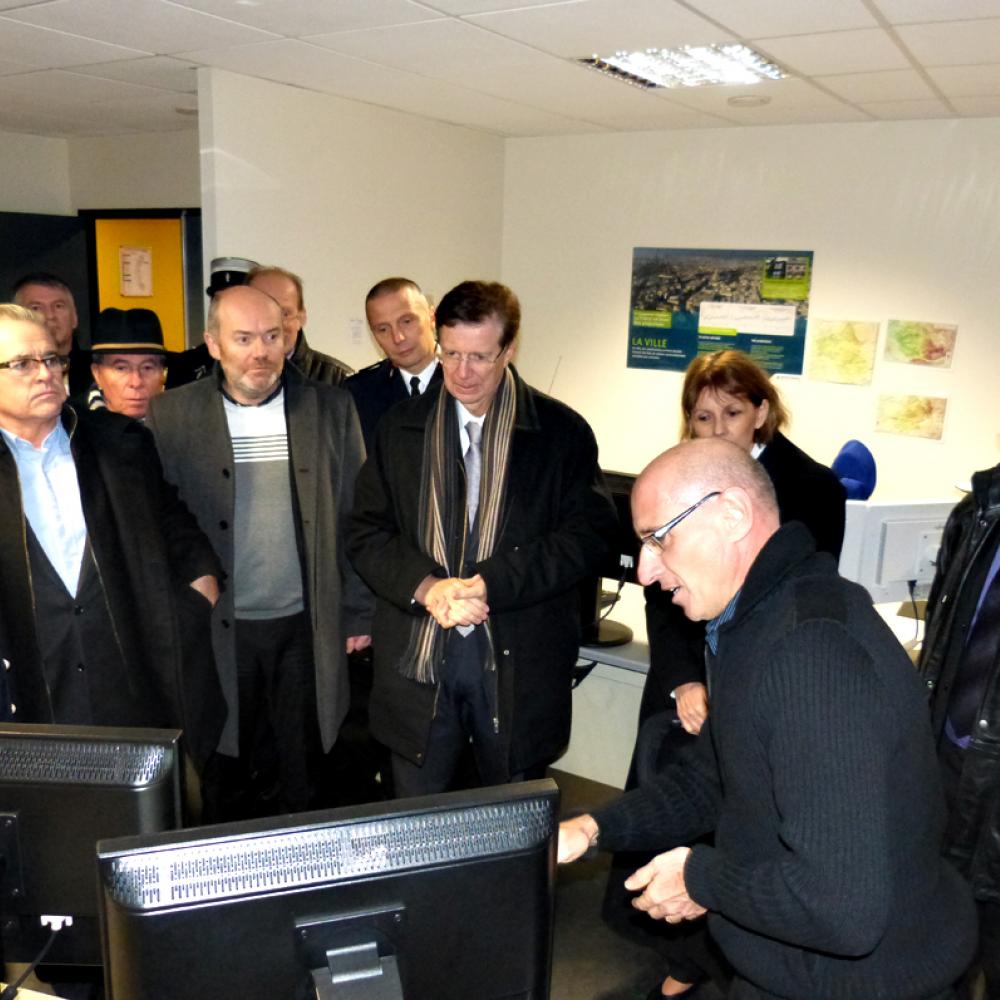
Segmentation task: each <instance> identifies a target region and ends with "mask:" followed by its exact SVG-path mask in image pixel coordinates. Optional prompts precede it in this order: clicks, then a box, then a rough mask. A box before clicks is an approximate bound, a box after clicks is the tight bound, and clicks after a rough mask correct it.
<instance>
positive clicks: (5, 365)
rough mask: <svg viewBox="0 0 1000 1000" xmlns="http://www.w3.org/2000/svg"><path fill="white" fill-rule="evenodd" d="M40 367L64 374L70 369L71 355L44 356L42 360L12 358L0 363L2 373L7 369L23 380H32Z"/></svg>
mask: <svg viewBox="0 0 1000 1000" xmlns="http://www.w3.org/2000/svg"><path fill="white" fill-rule="evenodd" d="M40 365H45V369H46V371H50V372H56V373H59V374H62V373H63V372H64V371H66V369H67V368H69V355H68V354H43V355H42V356H41V357H40V358H11V360H10V361H0V371H3V370H4V369H6V370H7V371H9V372H13V374H15V375H18V376H20V377H21V378H32V377H33V376H34V374H35V372H37V371H38V368H39V366H40Z"/></svg>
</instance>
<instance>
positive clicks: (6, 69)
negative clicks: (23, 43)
mask: <svg viewBox="0 0 1000 1000" xmlns="http://www.w3.org/2000/svg"><path fill="white" fill-rule="evenodd" d="M35 69H38V67H37V66H29V65H28V64H27V63H19V62H13V61H12V60H10V59H0V76H7V75H8V74H10V73H30V72H31V71H32V70H35Z"/></svg>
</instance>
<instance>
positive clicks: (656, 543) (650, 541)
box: [639, 490, 722, 552]
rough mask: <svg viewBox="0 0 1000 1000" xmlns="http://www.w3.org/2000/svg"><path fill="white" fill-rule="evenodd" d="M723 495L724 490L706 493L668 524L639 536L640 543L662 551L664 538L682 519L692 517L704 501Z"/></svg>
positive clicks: (654, 550) (653, 550)
mask: <svg viewBox="0 0 1000 1000" xmlns="http://www.w3.org/2000/svg"><path fill="white" fill-rule="evenodd" d="M721 495H722V490H712V492H711V493H706V494H705V495H704V496H703V497H702V498H701V499H700V500H699V501H698V502H697V503H693V504H691V506H690V507H688V508H687V510H682V511H681V512H680V513H679V514H678V515H677V516H676V517H672V518H671V519H670V520H669V521H667V523H666V524H664V525H663V526H662V527H660V528H657V529H656V531H651V532H650V533H649V534H648V535H640V536H639V544H640V545H641V546H642V547H643V548H646V549H649V551H650V552H661V551H662V550H663V539H664V538H666V537H667V535H669V534H670V532H671V531H673V530H674V528H676V527H677V525H678V524H680V523H681V521H683V520H684V518H686V517H690V516H691V515H692V514H693V513H694V512H695V511H696V510H697V509H698V508H699V507H700V506H701V505H702V504H703V503H706V502H707V501H709V500H711V499H712V497H717V496H721Z"/></svg>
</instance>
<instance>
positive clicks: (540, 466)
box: [348, 281, 615, 796]
mask: <svg viewBox="0 0 1000 1000" xmlns="http://www.w3.org/2000/svg"><path fill="white" fill-rule="evenodd" d="M519 322H520V306H519V304H518V301H517V298H516V296H515V295H514V293H513V292H512V291H511V290H510V289H509V288H507V287H505V286H504V285H500V284H497V283H492V282H480V281H467V282H463V283H462V284H460V285H458V286H457V287H456V288H453V289H452V290H451V291H450V292H449V293H448V294H447V295H445V297H444V298H443V299H442V300H441V304H440V306H439V307H438V312H437V323H438V339H439V347H438V349H439V352H440V358H441V365H442V368H443V370H444V378H443V381H442V383H440V384H439V385H436V386H433V387H432V388H431V389H430V390H429V391H428V392H426V393H424V394H421V395H419V396H418V397H416V398H413V399H410V400H408V401H405V402H403V403H401V404H400V405H398V406H396V407H394V408H393V409H392V410H390V411H389V412H388V413H387V414H386V415H385V416H384V417H383V419H382V421H381V423H380V424H379V427H378V430H377V433H376V439H375V448H374V451H373V452H372V454H371V456H370V457H369V459H368V461H367V462H366V463H365V466H364V468H363V469H362V471H361V474H360V475H359V477H358V486H357V495H356V500H355V509H354V513H353V515H352V523H351V531H350V535H349V540H348V544H349V548H350V555H351V558H352V560H353V561H354V564H355V566H357V568H358V571H359V572H360V573H361V575H362V576H363V577H364V579H365V581H366V582H367V583H368V585H369V586H370V587H371V588H372V589H373V590H374V591H375V594H376V597H377V599H378V600H377V605H376V614H375V626H374V634H373V639H374V642H373V648H374V651H375V681H374V688H373V691H372V698H371V724H372V731H373V733H374V735H375V737H376V738H377V739H379V740H380V741H381V742H383V743H384V744H386V745H387V746H388V747H389V748H390V749H391V750H392V752H393V758H392V766H393V779H394V782H395V789H396V793H397V794H398V795H403V796H405V795H415V794H426V793H431V792H436V791H441V790H443V789H445V788H446V787H448V785H449V783H450V782H451V781H452V779H453V778H454V776H455V773H456V768H457V767H458V764H459V762H460V760H461V758H462V756H463V752H464V750H465V749H466V748H467V747H468V745H469V742H470V739H471V743H472V750H473V753H474V756H475V763H476V768H477V770H478V778H479V780H480V782H481V783H482V784H485V785H489V784H498V783H501V782H505V781H509V780H512V779H515V778H517V777H520V776H529V775H533V774H537V773H541V772H542V771H543V770H544V768H545V766H546V765H547V764H549V763H550V762H551V761H552V760H554V759H555V758H556V757H557V756H558V755H559V753H560V752H561V750H562V749H563V748H564V747H565V745H566V743H567V741H568V738H569V728H570V707H571V700H570V681H571V672H572V668H573V664H574V663H575V662H576V653H577V647H578V645H579V640H580V619H579V598H578V594H577V589H576V588H577V584H578V583H579V582H580V580H582V579H583V578H585V577H587V576H589V575H592V574H593V572H594V571H595V570H596V568H597V566H598V564H599V562H600V560H601V558H602V557H603V554H604V549H605V542H604V541H603V539H604V538H605V537H607V534H608V533H609V532H610V531H611V529H612V527H613V525H614V521H615V513H614V508H613V507H612V505H611V501H610V499H609V498H608V496H607V493H606V491H605V489H604V486H603V482H602V477H601V474H600V470H599V468H598V464H597V444H596V442H595V440H594V435H593V432H592V431H591V429H590V427H589V426H588V425H587V423H586V421H585V420H584V419H583V418H582V417H581V416H580V415H579V414H577V413H575V412H573V411H572V410H570V409H569V407H567V406H565V405H563V404H562V403H560V402H557V401H556V400H554V399H551V398H550V397H548V396H546V395H544V394H543V393H540V392H538V391H537V390H535V389H532V388H531V387H530V386H528V385H526V384H525V383H524V382H523V381H522V380H521V379H520V377H519V376H518V375H517V373H516V372H515V371H514V369H513V367H512V366H511V364H510V361H511V358H512V356H513V353H514V348H515V338H516V336H517V332H518V328H519Z"/></svg>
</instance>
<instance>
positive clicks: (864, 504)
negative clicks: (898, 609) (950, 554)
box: [840, 499, 957, 604]
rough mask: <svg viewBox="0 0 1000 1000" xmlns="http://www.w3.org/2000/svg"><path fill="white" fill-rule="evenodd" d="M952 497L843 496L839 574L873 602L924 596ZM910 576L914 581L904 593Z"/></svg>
mask: <svg viewBox="0 0 1000 1000" xmlns="http://www.w3.org/2000/svg"><path fill="white" fill-rule="evenodd" d="M956 503H957V500H956V499H950V500H848V501H847V517H846V521H845V526H844V547H843V549H842V550H841V553H840V575H841V576H844V577H846V578H847V579H848V580H854V581H855V582H856V583H860V584H861V586H862V587H864V588H865V589H866V590H867V591H868V593H869V594H871V596H872V601H873V602H874V603H875V604H882V603H886V602H890V601H905V600H908V599H909V598H910V597H911V596H914V597H917V598H922V597H926V596H927V594H928V592H929V591H930V586H931V583H932V582H933V580H934V572H935V569H936V567H937V553H938V549H939V548H940V547H941V538H942V535H943V534H944V526H945V522H946V521H947V520H948V515H949V514H950V513H951V510H952V508H953V507H954V506H955V504H956ZM910 581H915V587H914V593H913V595H911V593H910Z"/></svg>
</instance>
